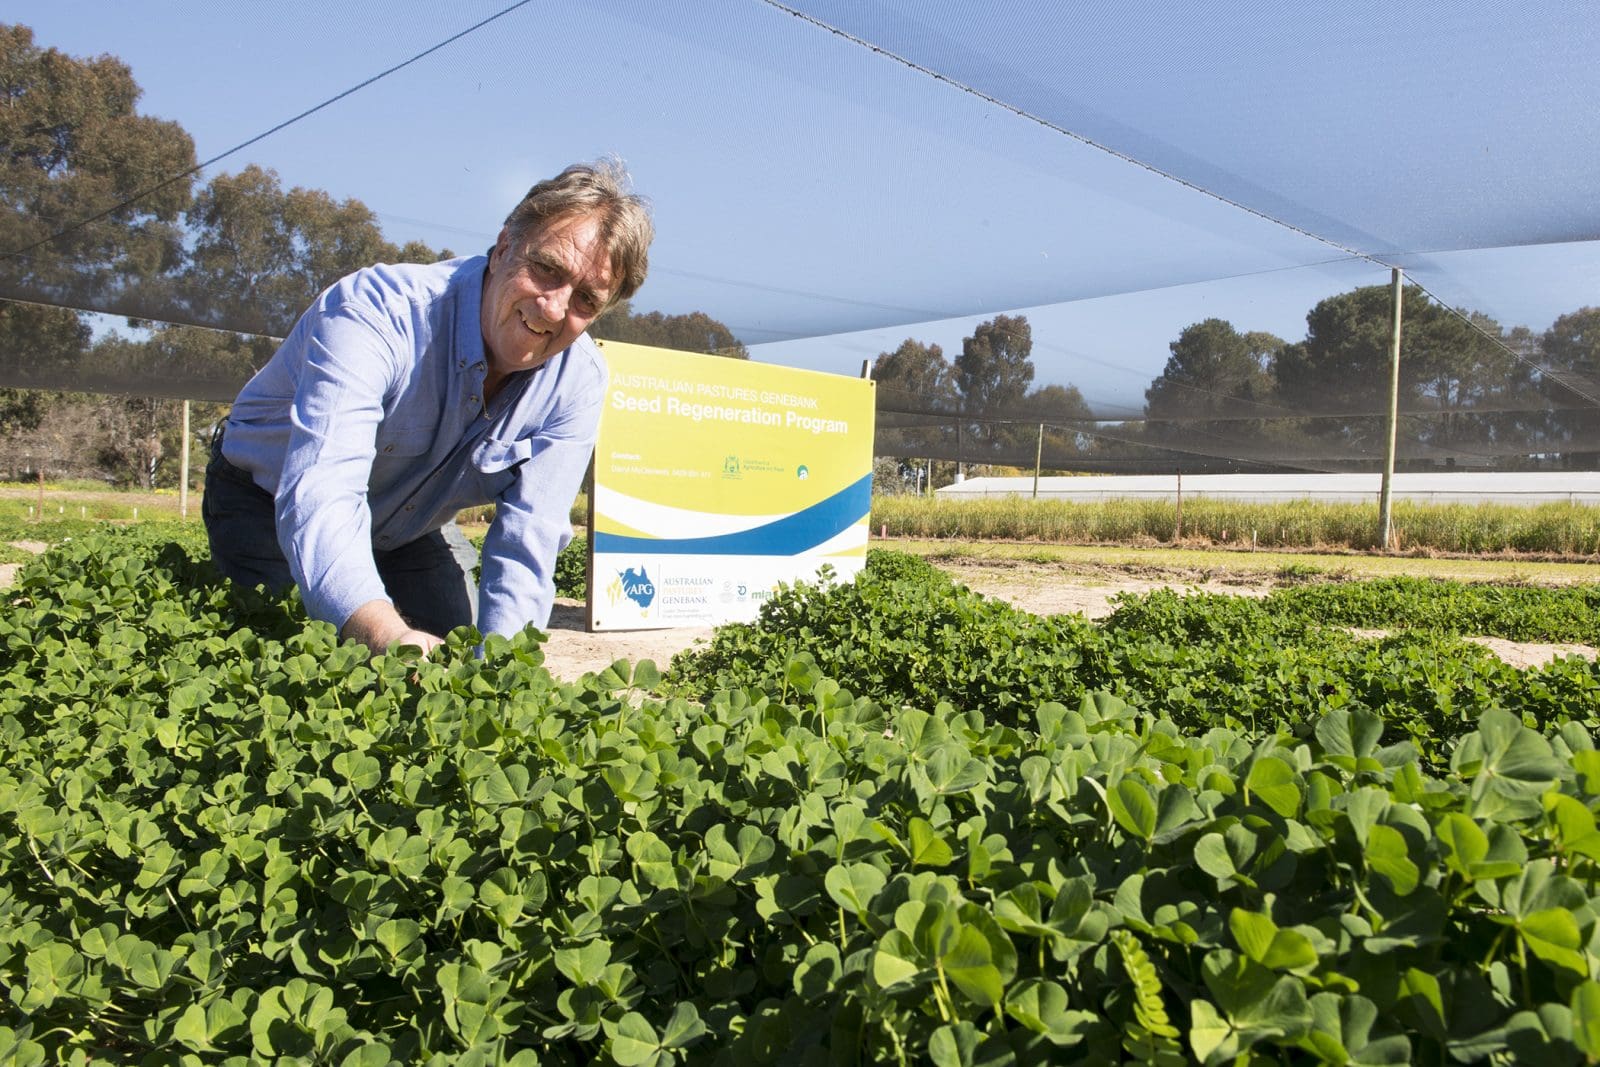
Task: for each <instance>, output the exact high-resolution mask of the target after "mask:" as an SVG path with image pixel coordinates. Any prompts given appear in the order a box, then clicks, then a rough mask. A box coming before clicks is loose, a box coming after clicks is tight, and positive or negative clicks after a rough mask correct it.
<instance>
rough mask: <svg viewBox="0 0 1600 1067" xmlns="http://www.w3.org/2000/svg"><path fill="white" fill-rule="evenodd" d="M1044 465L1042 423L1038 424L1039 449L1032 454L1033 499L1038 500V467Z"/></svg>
mask: <svg viewBox="0 0 1600 1067" xmlns="http://www.w3.org/2000/svg"><path fill="white" fill-rule="evenodd" d="M1043 463H1044V423H1042V422H1041V423H1040V424H1039V447H1038V448H1037V449H1035V450H1034V453H1033V499H1035V500H1038V499H1039V467H1040V465H1041V464H1043Z"/></svg>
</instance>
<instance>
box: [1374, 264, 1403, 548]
mask: <svg viewBox="0 0 1600 1067" xmlns="http://www.w3.org/2000/svg"><path fill="white" fill-rule="evenodd" d="M1391 274H1392V286H1393V288H1394V317H1393V320H1392V329H1391V331H1390V336H1389V418H1388V423H1387V425H1386V426H1385V437H1386V438H1387V439H1388V445H1387V447H1386V448H1385V449H1384V453H1383V485H1382V486H1381V487H1380V488H1379V490H1378V544H1379V546H1380V549H1381V550H1382V551H1384V552H1387V551H1389V549H1390V548H1391V547H1393V545H1394V500H1393V482H1394V451H1395V436H1396V427H1397V425H1398V424H1399V421H1400V297H1401V294H1402V291H1403V289H1404V285H1405V282H1404V278H1405V276H1404V274H1402V273H1401V270H1400V268H1399V267H1395V268H1394V269H1393V271H1392V272H1391Z"/></svg>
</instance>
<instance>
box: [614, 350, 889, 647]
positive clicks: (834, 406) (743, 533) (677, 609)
mask: <svg viewBox="0 0 1600 1067" xmlns="http://www.w3.org/2000/svg"><path fill="white" fill-rule="evenodd" d="M602 347H603V349H604V352H605V357H606V363H607V365H608V366H609V368H610V382H609V385H608V386H607V389H606V395H605V403H604V407H603V410H602V413H601V417H600V433H599V438H598V441H597V443H596V445H595V457H594V470H595V477H594V492H593V494H592V496H591V499H590V508H591V519H590V548H591V552H592V556H591V559H590V567H589V574H590V589H589V615H590V626H591V628H592V629H597V630H600V629H649V628H663V627H670V626H689V625H695V626H701V625H715V624H717V623H720V622H727V621H732V620H737V619H750V618H754V617H755V615H756V613H757V611H758V610H759V608H760V605H761V602H762V601H763V600H764V599H766V597H767V596H769V595H770V594H771V592H772V590H773V589H774V588H775V587H776V586H777V585H778V584H779V583H782V582H792V581H796V580H801V579H808V578H814V577H815V576H816V574H817V572H818V570H819V569H820V568H821V566H822V565H823V564H828V565H829V566H831V567H832V568H833V570H834V572H835V573H836V574H838V575H839V576H840V577H849V576H850V575H853V574H854V573H855V572H856V571H857V570H859V569H860V567H861V566H862V565H863V564H864V563H865V559H866V547H867V515H868V510H869V508H870V506H871V495H872V437H873V415H874V405H873V386H872V383H871V382H870V381H865V380H863V379H859V378H848V377H844V376H842V375H837V374H823V373H820V372H817V371H806V370H796V369H794V368H792V367H780V366H777V365H774V364H769V363H750V362H747V361H745V360H735V359H727V358H723V357H719V356H704V355H698V354H694V353H689V352H675V351H671V350H669V349H663V348H649V347H645V346H642V345H629V344H623V343H621V342H616V341H607V342H604V344H603V346H602Z"/></svg>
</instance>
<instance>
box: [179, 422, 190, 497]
mask: <svg viewBox="0 0 1600 1067" xmlns="http://www.w3.org/2000/svg"><path fill="white" fill-rule="evenodd" d="M178 514H179V516H180V517H182V518H185V519H187V518H188V517H189V402H188V401H187V400H185V401H184V402H183V444H182V445H181V446H179V448H178Z"/></svg>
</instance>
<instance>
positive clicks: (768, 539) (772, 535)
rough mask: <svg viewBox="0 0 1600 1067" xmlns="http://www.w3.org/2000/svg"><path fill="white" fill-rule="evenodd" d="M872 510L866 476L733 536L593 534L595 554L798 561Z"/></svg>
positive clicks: (869, 487) (870, 485)
mask: <svg viewBox="0 0 1600 1067" xmlns="http://www.w3.org/2000/svg"><path fill="white" fill-rule="evenodd" d="M871 507H872V475H870V474H868V475H867V476H866V477H864V478H862V479H861V480H860V481H858V482H856V483H855V484H853V485H848V486H845V488H843V489H841V490H839V491H838V492H837V493H835V494H833V495H832V496H830V497H828V498H827V499H826V500H819V501H817V502H816V503H815V504H813V505H811V506H810V507H809V508H806V509H805V510H804V511H797V512H795V513H794V514H793V515H786V516H784V517H783V518H781V519H775V520H774V521H772V522H769V523H765V524H764V525H761V526H755V527H752V528H750V529H748V530H740V531H739V532H738V533H731V534H719V535H717V536H715V537H685V538H655V537H624V536H623V535H621V534H608V533H599V532H597V533H596V534H595V538H594V550H595V551H596V552H652V553H656V554H658V555H674V556H689V555H692V556H797V555H799V554H801V553H802V552H805V551H807V550H808V549H811V548H815V547H816V546H817V545H820V544H822V543H823V542H824V541H827V540H829V539H830V538H833V537H837V536H838V535H839V534H841V533H843V532H844V531H845V530H848V529H849V528H850V527H851V526H853V525H855V524H856V523H858V522H860V521H861V519H862V518H863V517H865V515H866V514H867V512H868V511H869V510H870V509H871Z"/></svg>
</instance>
